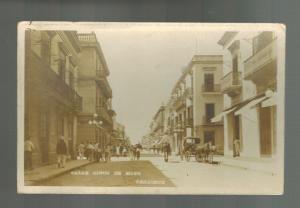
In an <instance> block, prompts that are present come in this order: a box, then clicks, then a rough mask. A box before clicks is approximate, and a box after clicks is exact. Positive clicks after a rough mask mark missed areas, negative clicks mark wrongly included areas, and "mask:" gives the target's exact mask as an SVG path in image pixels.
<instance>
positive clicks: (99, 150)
mask: <svg viewBox="0 0 300 208" xmlns="http://www.w3.org/2000/svg"><path fill="white" fill-rule="evenodd" d="M103 154H104V150H103V147H101V146H100V144H98V156H99V162H100V161H104V160H103Z"/></svg>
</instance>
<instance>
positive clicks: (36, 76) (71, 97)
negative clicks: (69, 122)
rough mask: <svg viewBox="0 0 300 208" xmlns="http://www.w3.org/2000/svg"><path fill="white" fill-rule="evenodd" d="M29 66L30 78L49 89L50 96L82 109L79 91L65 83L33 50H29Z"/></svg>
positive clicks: (43, 87) (42, 87) (75, 108)
mask: <svg viewBox="0 0 300 208" xmlns="http://www.w3.org/2000/svg"><path fill="white" fill-rule="evenodd" d="M26 55H28V56H29V57H27V58H26V60H28V63H29V66H28V67H26V73H28V76H29V77H28V78H30V80H31V81H32V82H34V83H36V84H37V85H38V88H40V89H44V90H46V91H48V92H49V93H48V95H49V96H53V97H54V99H57V100H58V101H59V102H61V103H64V104H65V105H67V106H69V107H70V108H72V109H74V110H76V111H81V110H82V97H80V96H79V95H78V94H77V92H76V91H75V90H74V89H73V88H71V87H70V86H69V85H67V84H66V83H65V81H64V80H63V79H62V78H61V77H60V76H59V75H58V74H57V73H56V72H54V71H53V70H52V69H51V68H50V66H49V65H48V64H46V63H45V62H44V61H43V60H42V59H41V58H40V57H39V56H37V55H36V54H35V53H34V52H33V51H30V52H28V53H27V54H26Z"/></svg>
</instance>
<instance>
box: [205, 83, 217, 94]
mask: <svg viewBox="0 0 300 208" xmlns="http://www.w3.org/2000/svg"><path fill="white" fill-rule="evenodd" d="M202 93H203V94H220V93H221V85H220V84H214V85H211V86H207V85H202Z"/></svg>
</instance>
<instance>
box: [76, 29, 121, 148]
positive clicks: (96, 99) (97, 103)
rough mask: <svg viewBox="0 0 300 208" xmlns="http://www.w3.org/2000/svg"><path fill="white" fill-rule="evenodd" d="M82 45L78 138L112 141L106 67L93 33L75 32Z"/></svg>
mask: <svg viewBox="0 0 300 208" xmlns="http://www.w3.org/2000/svg"><path fill="white" fill-rule="evenodd" d="M78 39H79V43H80V47H81V49H82V50H81V53H80V56H79V70H78V84H77V89H78V93H79V95H80V96H81V97H82V112H81V113H80V115H79V122H78V131H79V135H78V139H79V140H80V142H86V141H89V140H91V141H97V142H99V143H100V145H101V146H105V145H106V144H109V143H111V139H112V134H113V119H112V118H113V116H114V115H115V112H114V111H113V110H112V103H111V99H112V90H111V87H110V84H109V82H108V80H107V77H108V76H109V70H108V67H107V64H106V61H105V58H104V55H103V52H102V49H101V47H100V44H99V42H98V40H97V37H96V35H95V33H83V34H78Z"/></svg>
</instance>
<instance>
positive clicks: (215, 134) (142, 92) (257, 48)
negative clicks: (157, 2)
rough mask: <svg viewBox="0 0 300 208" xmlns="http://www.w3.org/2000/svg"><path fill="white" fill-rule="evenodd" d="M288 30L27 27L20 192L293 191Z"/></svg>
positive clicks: (21, 28) (21, 71) (21, 79)
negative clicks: (287, 129)
mask: <svg viewBox="0 0 300 208" xmlns="http://www.w3.org/2000/svg"><path fill="white" fill-rule="evenodd" d="M284 80H285V26H284V25H282V24H268V23H256V24H255V23H253V24H243V23H239V24H238V23H230V24H229V23H226V24H221V23H117V22H111V23H109V22H106V23H104V22H102V23H93V22H89V23H83V22H82V23H80V22H77V23H75V22H20V23H19V24H18V80H17V82H18V97H17V99H18V105H17V111H18V141H17V149H18V152H17V159H18V160H17V185H18V193H35V194H43V193H53V194H164V195H165V194H172V195H173V194H181V195H182V194H186V195H187V194H212V195H214V194H218V195H219V194H235V195H246V194H247V195H249V194H250V195H280V194H283V192H284V189H283V187H284V94H285V87H284V86H285V85H284Z"/></svg>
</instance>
